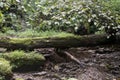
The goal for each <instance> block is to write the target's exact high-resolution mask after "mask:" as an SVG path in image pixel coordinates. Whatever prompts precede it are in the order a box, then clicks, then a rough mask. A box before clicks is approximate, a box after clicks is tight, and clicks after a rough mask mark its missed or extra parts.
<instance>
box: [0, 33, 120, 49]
mask: <svg viewBox="0 0 120 80" xmlns="http://www.w3.org/2000/svg"><path fill="white" fill-rule="evenodd" d="M118 41H119V40H118ZM108 43H109V40H108V39H107V36H106V35H88V36H68V37H52V38H40V37H36V38H6V37H5V38H0V47H3V48H7V49H12V50H15V49H22V50H32V49H34V48H50V47H54V48H69V47H80V46H83V47H84V46H96V45H103V44H108Z"/></svg>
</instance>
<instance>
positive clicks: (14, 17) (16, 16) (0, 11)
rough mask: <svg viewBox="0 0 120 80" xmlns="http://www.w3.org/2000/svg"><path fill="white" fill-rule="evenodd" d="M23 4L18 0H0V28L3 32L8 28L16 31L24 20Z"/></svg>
mask: <svg viewBox="0 0 120 80" xmlns="http://www.w3.org/2000/svg"><path fill="white" fill-rule="evenodd" d="M24 15H25V11H24V6H21V3H20V2H19V1H18V0H2V1H0V18H1V19H0V29H1V31H2V32H5V31H7V30H9V29H12V30H15V31H17V30H18V29H20V28H21V26H22V25H21V24H22V23H21V21H22V20H24V17H23V16H24Z"/></svg>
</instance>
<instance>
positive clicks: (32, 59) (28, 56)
mask: <svg viewBox="0 0 120 80" xmlns="http://www.w3.org/2000/svg"><path fill="white" fill-rule="evenodd" d="M2 57H3V58H5V59H6V60H8V61H10V63H11V64H12V66H13V69H15V68H22V67H24V66H27V67H30V66H35V65H37V66H39V65H41V64H42V63H43V61H44V60H45V58H44V57H43V56H42V55H41V54H37V53H35V52H30V53H25V52H24V51H19V50H16V51H13V52H10V53H5V54H3V55H2Z"/></svg>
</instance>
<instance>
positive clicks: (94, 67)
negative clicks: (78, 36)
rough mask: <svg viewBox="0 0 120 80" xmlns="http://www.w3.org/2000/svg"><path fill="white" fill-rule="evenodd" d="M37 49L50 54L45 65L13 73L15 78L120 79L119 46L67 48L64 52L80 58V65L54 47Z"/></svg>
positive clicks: (25, 79) (62, 79)
mask: <svg viewBox="0 0 120 80" xmlns="http://www.w3.org/2000/svg"><path fill="white" fill-rule="evenodd" d="M36 51H38V52H40V53H43V54H46V55H47V54H52V55H51V56H49V57H47V58H46V59H47V60H46V62H45V64H44V66H42V67H40V69H39V70H38V71H29V72H28V71H27V72H25V71H24V72H19V71H18V72H14V78H17V79H20V80H22V79H24V80H120V46H119V45H108V46H96V47H79V48H69V49H68V50H67V52H69V53H71V54H72V55H73V56H75V57H76V58H77V59H79V61H80V62H81V65H80V64H77V63H75V62H74V61H71V60H70V59H69V57H68V58H67V57H60V56H58V55H57V54H56V52H55V49H53V48H40V49H36ZM28 67H29V66H28ZM70 78H71V79H70ZM73 78H74V79H73Z"/></svg>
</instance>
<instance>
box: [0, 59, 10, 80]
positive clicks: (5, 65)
mask: <svg viewBox="0 0 120 80" xmlns="http://www.w3.org/2000/svg"><path fill="white" fill-rule="evenodd" d="M10 76H12V67H11V66H10V62H9V61H7V60H5V59H3V58H0V80H4V79H5V78H6V77H10Z"/></svg>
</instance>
